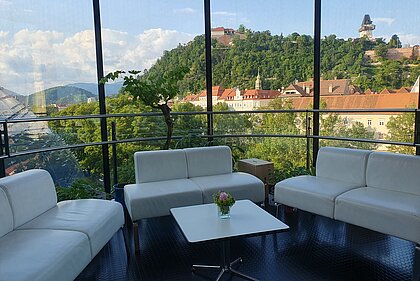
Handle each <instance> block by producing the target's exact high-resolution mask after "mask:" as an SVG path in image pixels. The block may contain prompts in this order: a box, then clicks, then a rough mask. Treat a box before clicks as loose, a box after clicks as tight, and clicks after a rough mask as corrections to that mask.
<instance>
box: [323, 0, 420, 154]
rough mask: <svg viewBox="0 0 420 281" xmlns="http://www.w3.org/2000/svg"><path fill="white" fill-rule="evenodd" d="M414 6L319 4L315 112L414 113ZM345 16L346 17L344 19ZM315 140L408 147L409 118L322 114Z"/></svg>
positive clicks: (418, 55) (417, 34) (418, 31)
mask: <svg viewBox="0 0 420 281" xmlns="http://www.w3.org/2000/svg"><path fill="white" fill-rule="evenodd" d="M419 12H420V3H418V1H410V0H404V1H392V0H386V1H361V0H358V1H351V2H337V1H332V0H327V1H323V2H322V35H323V38H322V43H321V56H322V57H321V73H322V81H321V106H322V107H324V108H327V109H339V110H340V109H344V110H347V109H367V110H370V109H406V108H417V101H418V92H419V91H418V84H417V87H416V86H415V84H416V81H417V80H418V77H419V75H420V52H419V47H418V45H419V44H420V28H419V18H418V14H419ZM349 15H351V16H349ZM321 134H324V135H329V136H341V137H352V138H364V139H378V140H391V141H399V142H408V143H412V142H413V141H414V112H411V113H402V112H376V113H368V112H347V113H346V112H343V113H331V114H329V113H328V114H323V115H322V118H321ZM324 144H325V145H327V144H328V145H340V146H350V147H361V148H367V149H377V150H385V151H386V150H391V151H399V152H405V153H414V152H415V149H414V148H411V147H395V146H386V145H380V144H379V145H378V144H369V143H355V142H336V141H326V142H324Z"/></svg>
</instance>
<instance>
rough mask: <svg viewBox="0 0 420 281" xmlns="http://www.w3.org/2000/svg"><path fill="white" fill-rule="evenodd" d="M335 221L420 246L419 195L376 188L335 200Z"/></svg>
mask: <svg viewBox="0 0 420 281" xmlns="http://www.w3.org/2000/svg"><path fill="white" fill-rule="evenodd" d="M334 217H335V219H338V220H342V221H344V222H348V223H351V224H354V225H358V226H362V227H366V228H369V229H372V230H375V231H378V232H382V233H385V234H389V235H393V236H397V237H400V238H403V239H406V240H409V241H413V242H415V243H420V196H417V195H413V194H409V193H403V192H396V191H389V190H384V189H379V188H373V187H365V188H358V189H354V190H351V191H349V192H346V193H344V194H342V195H340V196H339V197H337V199H336V207H335V214H334Z"/></svg>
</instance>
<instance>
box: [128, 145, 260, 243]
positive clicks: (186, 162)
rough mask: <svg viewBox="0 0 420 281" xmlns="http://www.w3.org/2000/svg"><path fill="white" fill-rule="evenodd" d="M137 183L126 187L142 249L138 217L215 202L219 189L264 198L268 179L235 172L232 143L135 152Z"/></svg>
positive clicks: (135, 238) (236, 194)
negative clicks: (230, 144)
mask: <svg viewBox="0 0 420 281" xmlns="http://www.w3.org/2000/svg"><path fill="white" fill-rule="evenodd" d="M134 163H135V175H136V183H135V184H129V185H126V186H125V187H124V198H125V203H126V206H127V210H128V213H129V214H130V217H131V220H132V222H133V223H134V231H133V233H134V241H135V249H136V251H138V249H139V241H138V225H137V223H136V222H137V221H138V220H141V219H145V218H151V217H159V216H167V215H169V214H170V212H169V210H170V209H171V208H175V207H183V206H189V205H198V204H205V203H212V202H213V194H214V193H216V192H217V191H219V190H224V191H227V192H229V193H231V194H232V195H233V196H234V198H235V199H236V200H241V199H249V200H251V201H253V202H256V203H262V202H264V197H265V192H264V183H263V182H262V181H261V180H260V179H258V178H257V177H255V176H253V175H250V174H247V173H242V172H232V152H231V150H230V148H229V147H228V146H212V147H197V148H186V149H174V150H158V151H141V152H136V153H135V154H134Z"/></svg>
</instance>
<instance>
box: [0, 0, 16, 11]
mask: <svg viewBox="0 0 420 281" xmlns="http://www.w3.org/2000/svg"><path fill="white" fill-rule="evenodd" d="M12 4H13V3H12V1H9V0H0V8H2V9H10V7H11V6H12Z"/></svg>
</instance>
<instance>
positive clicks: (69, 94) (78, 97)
mask: <svg viewBox="0 0 420 281" xmlns="http://www.w3.org/2000/svg"><path fill="white" fill-rule="evenodd" d="M37 95H45V102H46V105H50V104H60V105H70V104H76V103H82V102H87V99H88V98H90V97H95V95H94V94H92V93H91V92H89V91H86V90H84V89H81V88H77V87H73V86H59V87H53V88H49V89H46V90H43V91H40V92H36V93H33V94H31V95H29V96H28V97H27V98H26V104H27V105H28V106H29V107H32V106H34V105H35V104H36V99H37Z"/></svg>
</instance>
